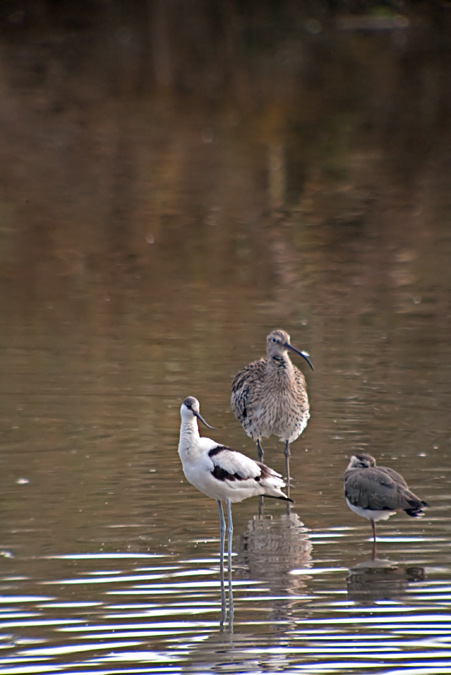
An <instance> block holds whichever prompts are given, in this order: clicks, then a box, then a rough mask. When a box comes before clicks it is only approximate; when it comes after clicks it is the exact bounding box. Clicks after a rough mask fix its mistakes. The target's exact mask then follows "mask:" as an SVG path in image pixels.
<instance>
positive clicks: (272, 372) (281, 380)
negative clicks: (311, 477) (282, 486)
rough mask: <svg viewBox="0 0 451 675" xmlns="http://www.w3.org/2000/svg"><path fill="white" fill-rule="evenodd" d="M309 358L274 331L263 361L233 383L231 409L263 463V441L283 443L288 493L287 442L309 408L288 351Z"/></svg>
mask: <svg viewBox="0 0 451 675" xmlns="http://www.w3.org/2000/svg"><path fill="white" fill-rule="evenodd" d="M289 351H291V352H294V353H295V354H299V355H300V356H302V358H303V359H305V360H306V361H307V363H308V364H309V366H310V368H311V369H312V370H313V366H312V364H311V363H310V361H309V358H308V356H307V355H306V354H305V353H304V352H301V351H299V350H298V349H296V348H295V347H293V346H292V345H291V344H290V336H289V335H288V333H286V332H285V331H284V330H280V329H277V330H273V331H272V333H270V334H269V335H268V336H267V338H266V359H259V360H258V361H253V362H252V363H249V365H247V366H245V367H244V368H243V369H242V370H240V372H239V373H238V374H237V375H236V377H235V379H234V380H233V383H232V398H231V407H232V410H233V412H234V413H235V416H236V418H237V419H238V421H239V422H241V425H242V426H243V429H244V431H245V432H246V434H247V435H248V436H250V437H251V438H252V439H253V440H254V441H256V442H257V448H258V456H259V459H260V461H262V460H263V448H262V445H261V439H262V438H268V437H269V436H277V437H278V438H279V440H280V441H282V442H283V443H285V465H286V479H287V491H288V492H289V480H290V443H292V442H293V441H295V440H296V439H297V438H298V437H299V436H300V435H301V433H302V432H303V431H304V429H305V427H306V426H307V422H308V419H309V417H310V407H309V401H308V396H307V387H306V384H305V378H304V375H303V374H302V373H301V371H300V370H298V369H297V368H296V366H294V365H293V363H292V362H291V359H290V357H289V355H288V352H289Z"/></svg>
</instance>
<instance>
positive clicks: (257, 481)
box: [178, 396, 291, 599]
mask: <svg viewBox="0 0 451 675" xmlns="http://www.w3.org/2000/svg"><path fill="white" fill-rule="evenodd" d="M180 416H181V419H182V422H181V426H180V440H179V448H178V451H179V455H180V459H181V460H182V466H183V472H184V474H185V477H186V479H187V480H188V482H189V483H191V485H193V486H194V487H195V488H197V489H198V490H200V491H201V492H203V493H204V494H205V495H207V497H211V498H212V499H216V501H217V502H218V508H219V518H220V524H221V549H220V553H221V555H220V559H221V579H223V569H224V567H223V565H224V535H225V519H224V511H223V507H222V502H225V503H226V505H227V515H228V529H227V532H228V566H229V567H228V569H229V598H230V599H231V598H232V593H231V590H232V588H231V583H232V582H231V569H232V568H231V556H232V534H233V522H232V508H231V504H232V503H235V502H241V501H243V500H244V499H248V498H249V497H256V496H259V495H265V496H267V497H275V498H277V499H283V500H285V501H291V499H289V497H287V496H286V495H285V494H284V493H283V492H282V488H283V487H285V483H284V481H283V480H282V476H281V475H280V474H278V473H277V472H276V471H273V469H270V468H269V467H268V466H265V464H261V463H260V462H254V460H253V459H250V457H246V455H243V454H242V453H241V452H238V451H236V450H233V449H232V448H228V447H227V446H225V445H222V444H221V443H217V442H216V441H213V440H211V438H205V437H201V436H200V434H199V427H198V420H199V421H200V422H202V423H203V424H205V426H207V427H208V428H209V429H212V428H213V427H210V425H209V424H207V422H206V421H205V420H204V418H203V417H202V415H201V414H200V406H199V401H198V400H197V399H196V398H194V396H188V398H186V399H185V400H184V401H183V403H182V405H181V408H180ZM222 588H223V585H222Z"/></svg>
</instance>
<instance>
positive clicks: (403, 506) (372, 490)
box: [344, 454, 429, 558]
mask: <svg viewBox="0 0 451 675" xmlns="http://www.w3.org/2000/svg"><path fill="white" fill-rule="evenodd" d="M350 459H351V461H350V462H349V464H348V466H347V469H346V471H345V476H344V487H345V497H346V503H347V505H348V506H349V508H350V509H351V510H352V511H354V513H357V515H359V516H362V517H363V518H367V519H368V520H370V521H371V527H372V530H373V558H374V556H375V552H376V525H375V522H376V521H377V520H386V519H387V518H390V516H393V515H394V514H395V513H396V512H397V511H405V512H406V513H407V515H408V516H412V517H413V518H421V516H424V511H423V508H426V507H427V506H429V504H427V503H426V502H424V501H423V500H422V499H420V498H419V497H417V496H416V495H415V494H414V493H413V492H411V491H410V490H409V487H408V485H407V483H406V481H405V480H404V478H403V477H402V476H401V474H399V473H398V472H397V471H394V469H390V468H389V467H387V466H376V460H375V459H374V457H372V456H371V455H365V454H362V455H353V456H352V457H351V458H350Z"/></svg>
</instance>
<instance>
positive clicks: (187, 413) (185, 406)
mask: <svg viewBox="0 0 451 675" xmlns="http://www.w3.org/2000/svg"><path fill="white" fill-rule="evenodd" d="M180 416H181V418H182V419H189V417H197V419H198V420H200V422H202V424H205V426H206V427H208V428H209V429H214V427H212V426H210V425H209V424H208V423H207V422H206V421H205V420H204V418H203V417H202V415H201V414H200V405H199V401H198V400H197V398H194V396H188V398H185V400H184V401H183V403H182V405H181V408H180Z"/></svg>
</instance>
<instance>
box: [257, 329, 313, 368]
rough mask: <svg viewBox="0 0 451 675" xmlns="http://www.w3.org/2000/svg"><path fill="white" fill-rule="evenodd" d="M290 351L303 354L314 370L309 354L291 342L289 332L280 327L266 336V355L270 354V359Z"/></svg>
mask: <svg viewBox="0 0 451 675" xmlns="http://www.w3.org/2000/svg"><path fill="white" fill-rule="evenodd" d="M288 351H291V352H295V354H299V356H302V358H303V359H305V360H306V361H307V363H308V364H309V366H310V368H311V369H312V370H314V368H313V366H312V364H311V362H310V359H309V358H308V355H307V354H306V353H305V352H301V351H300V350H299V349H296V347H293V345H292V344H290V336H289V335H288V333H286V332H285V331H284V330H281V329H280V328H278V329H277V330H273V331H272V333H270V334H269V335H268V336H267V338H266V355H267V356H268V359H272V358H274V357H279V358H280V357H283V356H285V354H286V353H287V352H288Z"/></svg>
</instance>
